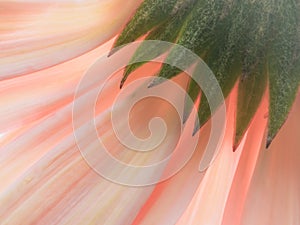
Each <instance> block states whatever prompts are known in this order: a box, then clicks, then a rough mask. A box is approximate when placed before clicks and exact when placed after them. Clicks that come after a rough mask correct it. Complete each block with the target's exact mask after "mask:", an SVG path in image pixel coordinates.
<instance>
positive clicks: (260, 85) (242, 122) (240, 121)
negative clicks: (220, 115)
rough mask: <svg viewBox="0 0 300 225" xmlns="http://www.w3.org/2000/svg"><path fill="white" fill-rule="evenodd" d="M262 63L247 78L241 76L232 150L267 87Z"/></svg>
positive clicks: (240, 137) (250, 119)
mask: <svg viewBox="0 0 300 225" xmlns="http://www.w3.org/2000/svg"><path fill="white" fill-rule="evenodd" d="M265 70H266V69H265V64H264V62H260V63H259V65H257V66H256V68H255V69H254V70H253V71H251V72H250V73H249V74H247V76H242V77H241V79H240V81H239V87H238V103H237V114H236V130H235V140H234V149H236V147H237V146H238V145H239V143H240V141H241V139H242V138H243V136H244V134H245V132H246V130H247V128H248V127H249V125H250V122H251V121H252V119H253V117H254V115H255V113H256V111H257V109H258V107H259V105H260V102H261V100H262V97H263V94H264V92H265V90H266V87H267V73H266V71H265Z"/></svg>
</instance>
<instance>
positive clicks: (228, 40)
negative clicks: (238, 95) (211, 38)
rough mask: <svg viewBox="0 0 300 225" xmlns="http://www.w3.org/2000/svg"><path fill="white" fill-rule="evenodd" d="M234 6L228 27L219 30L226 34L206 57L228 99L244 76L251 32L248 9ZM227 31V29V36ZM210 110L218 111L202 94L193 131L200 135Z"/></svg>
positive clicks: (217, 41) (211, 48)
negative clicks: (245, 48) (244, 55)
mask: <svg viewBox="0 0 300 225" xmlns="http://www.w3.org/2000/svg"><path fill="white" fill-rule="evenodd" d="M233 7H234V8H233V9H232V11H231V15H229V16H228V18H227V21H225V22H224V23H226V24H227V26H224V25H223V23H222V24H221V27H220V29H219V30H221V31H222V32H223V33H224V34H223V35H218V36H217V37H218V38H217V40H215V43H214V46H212V47H210V51H209V52H208V53H207V54H206V56H205V58H204V61H205V62H206V64H207V65H208V66H209V68H210V69H211V70H212V71H213V73H214V75H215V77H216V79H217V80H218V82H219V85H220V87H221V89H222V92H223V95H224V98H226V97H227V96H228V94H229V93H230V91H231V90H232V88H233V86H234V84H235V82H236V80H237V78H238V76H239V75H241V73H242V61H241V52H242V51H241V48H242V47H243V46H244V45H245V40H246V38H245V35H246V33H247V32H246V30H247V29H248V22H247V17H245V15H247V13H246V12H245V9H244V8H243V7H241V5H234V6H233ZM225 29H228V31H227V33H226V32H225V31H226V30H225ZM195 71H197V69H196V70H195ZM204 85H205V84H204ZM221 104H222V102H217V104H216V105H221ZM211 110H212V113H214V112H215V110H216V108H214V109H210V106H209V103H208V101H207V98H206V96H205V92H203V94H202V96H201V101H200V104H199V109H198V116H199V122H200V124H198V123H197V122H196V123H195V129H194V132H197V131H198V130H199V129H200V127H201V126H202V125H203V124H205V123H206V122H207V121H208V120H209V118H210V117H211Z"/></svg>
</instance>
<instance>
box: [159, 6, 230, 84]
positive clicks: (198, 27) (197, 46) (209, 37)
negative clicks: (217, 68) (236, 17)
mask: <svg viewBox="0 0 300 225" xmlns="http://www.w3.org/2000/svg"><path fill="white" fill-rule="evenodd" d="M225 2H226V1H220V0H213V1H198V2H197V5H195V7H194V9H193V10H192V12H191V14H190V15H189V17H188V19H187V20H186V22H185V23H184V25H183V27H182V29H181V32H180V35H179V38H178V41H177V44H179V45H182V46H184V47H186V48H187V49H189V50H191V51H193V52H195V53H196V54H198V55H199V56H201V54H202V53H204V52H205V50H206V49H208V48H209V46H210V45H212V44H213V40H214V38H213V36H214V34H215V30H216V27H217V25H218V24H219V22H220V21H221V20H222V19H223V18H222V16H221V15H222V14H223V13H224V11H226V10H225V9H226V8H227V7H228V6H227V5H226V4H225ZM168 61H171V62H173V63H174V65H177V66H178V65H179V66H181V67H182V68H187V67H188V66H190V65H191V64H192V63H193V60H191V59H189V57H188V55H187V52H182V53H181V54H178V51H172V50H171V52H170V54H169V55H168ZM180 72H181V70H179V69H178V68H177V67H175V66H172V65H169V64H164V65H163V67H162V69H161V71H160V72H159V74H158V76H159V77H163V78H167V79H170V78H172V77H174V76H176V75H178V74H179V73H180Z"/></svg>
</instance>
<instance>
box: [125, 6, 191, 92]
mask: <svg viewBox="0 0 300 225" xmlns="http://www.w3.org/2000/svg"><path fill="white" fill-rule="evenodd" d="M185 3H189V4H181V5H179V6H178V7H179V8H178V10H177V12H176V13H175V14H174V16H173V17H172V18H171V19H170V20H168V21H166V22H164V23H163V24H161V25H160V26H158V27H156V28H155V29H154V30H152V31H151V32H150V33H149V35H147V37H146V40H160V41H168V42H175V41H176V38H177V37H178V34H179V32H180V29H181V26H182V24H183V23H184V21H185V19H186V17H187V16H188V14H189V13H190V10H191V8H193V6H194V5H195V1H192V2H189V1H188V2H185ZM167 50H168V48H167V47H166V45H165V44H163V43H162V45H159V46H155V47H154V46H153V47H152V48H150V47H149V45H147V44H143V43H141V45H140V46H139V48H138V49H137V50H136V52H135V53H134V55H133V57H132V59H131V61H130V62H129V63H131V62H133V61H136V60H138V59H139V58H147V59H149V60H148V61H150V60H152V59H154V58H156V57H158V56H159V55H160V53H161V52H165V51H167ZM146 62H147V61H144V62H139V63H133V64H130V65H128V66H127V67H126V68H125V71H124V75H123V79H122V81H121V87H122V86H123V84H124V82H125V81H126V79H127V77H128V76H129V75H130V74H131V73H132V72H133V71H134V70H136V69H137V68H139V67H140V66H142V65H143V64H145V63H146Z"/></svg>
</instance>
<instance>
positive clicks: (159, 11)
mask: <svg viewBox="0 0 300 225" xmlns="http://www.w3.org/2000/svg"><path fill="white" fill-rule="evenodd" d="M181 1H182V0H168V1H166V0H145V1H143V3H142V4H141V5H140V7H139V8H138V9H137V11H136V12H135V14H134V16H133V17H132V18H131V20H130V21H129V22H128V23H127V25H126V26H125V28H124V29H123V31H122V33H121V34H120V35H119V36H118V38H117V40H116V42H115V43H114V48H116V47H119V46H122V45H125V44H128V43H130V42H133V41H135V40H136V39H137V38H139V37H140V36H142V35H144V34H146V33H147V32H149V31H150V30H151V29H153V28H154V27H156V26H158V25H159V24H162V23H163V22H164V21H165V20H167V19H168V18H170V17H171V16H172V13H174V12H176V9H177V8H176V3H177V2H180V3H181ZM113 53H114V50H112V52H111V53H110V55H111V54H113Z"/></svg>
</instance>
